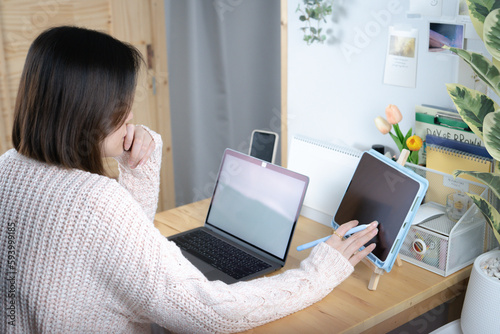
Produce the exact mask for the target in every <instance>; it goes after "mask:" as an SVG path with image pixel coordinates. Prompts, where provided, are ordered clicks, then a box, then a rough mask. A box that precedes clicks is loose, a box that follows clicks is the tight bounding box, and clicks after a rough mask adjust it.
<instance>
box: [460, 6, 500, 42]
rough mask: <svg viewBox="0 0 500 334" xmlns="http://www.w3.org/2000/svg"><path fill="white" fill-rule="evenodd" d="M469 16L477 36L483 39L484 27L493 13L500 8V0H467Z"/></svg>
mask: <svg viewBox="0 0 500 334" xmlns="http://www.w3.org/2000/svg"><path fill="white" fill-rule="evenodd" d="M467 6H468V7H469V14H470V15H469V16H470V18H471V21H472V25H473V26H474V29H475V30H476V32H477V34H478V35H479V36H480V37H481V38H483V27H484V21H485V20H486V17H487V16H488V15H489V14H490V12H491V11H493V10H495V9H498V8H500V0H467Z"/></svg>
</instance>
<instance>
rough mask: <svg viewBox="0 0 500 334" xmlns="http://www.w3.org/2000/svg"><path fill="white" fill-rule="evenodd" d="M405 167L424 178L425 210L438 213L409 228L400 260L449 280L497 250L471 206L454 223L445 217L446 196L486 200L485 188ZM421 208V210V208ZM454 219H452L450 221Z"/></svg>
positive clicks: (450, 177)
mask: <svg viewBox="0 0 500 334" xmlns="http://www.w3.org/2000/svg"><path fill="white" fill-rule="evenodd" d="M406 167H408V168H410V169H412V170H413V171H414V172H415V173H417V174H419V175H421V176H423V177H425V178H427V180H428V181H429V188H428V190H427V194H426V197H425V198H424V204H423V205H424V206H426V207H433V208H435V209H437V210H440V211H441V212H442V214H440V215H434V216H432V217H430V218H429V219H426V220H423V221H421V222H418V223H417V222H416V221H415V222H414V223H417V224H416V225H414V226H412V227H411V228H410V230H409V232H408V235H407V236H406V238H405V241H404V242H403V245H402V247H401V250H400V252H399V255H400V257H401V259H403V260H405V261H407V262H410V263H413V264H415V265H417V266H419V267H422V268H424V269H427V270H430V271H432V272H434V273H436V274H439V275H442V276H448V275H450V274H452V273H454V272H456V271H458V270H460V269H462V268H464V267H466V266H468V265H469V264H471V263H473V262H474V259H475V258H476V257H477V256H478V255H480V254H482V253H484V252H486V251H488V250H491V249H493V248H495V247H496V246H498V243H497V242H496V240H495V238H494V235H493V232H492V231H491V229H490V228H489V226H488V224H487V222H486V219H485V218H484V216H483V215H482V213H481V212H480V211H479V209H478V208H477V206H476V205H475V204H473V203H472V202H471V203H470V207H469V206H468V209H467V208H464V210H466V211H465V213H464V214H463V215H462V216H461V218H459V219H458V220H457V221H454V220H452V219H450V218H449V217H448V215H447V214H446V198H447V196H448V195H449V194H454V193H457V192H468V193H472V194H477V195H480V196H481V197H483V198H485V199H488V196H489V189H488V187H487V186H486V185H484V184H481V183H477V182H474V181H471V180H467V179H463V178H460V177H458V178H456V179H455V178H454V177H453V175H449V174H446V173H442V172H439V171H435V170H432V169H428V168H425V167H421V166H417V165H414V164H410V163H407V164H406ZM421 208H422V207H421ZM452 218H453V217H452Z"/></svg>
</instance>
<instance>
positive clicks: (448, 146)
mask: <svg viewBox="0 0 500 334" xmlns="http://www.w3.org/2000/svg"><path fill="white" fill-rule="evenodd" d="M426 155H427V159H426V163H427V166H426V167H427V168H429V169H433V170H436V171H439V172H443V173H446V174H453V171H455V170H465V171H476V172H485V173H489V172H493V169H494V166H495V164H494V163H493V158H492V157H491V156H490V154H489V153H488V151H487V150H486V148H485V147H483V146H478V145H473V144H469V143H465V142H459V141H455V140H451V139H447V138H441V137H438V136H433V135H427V137H426ZM432 177H434V178H440V179H439V180H437V179H436V180H429V183H431V184H434V186H432V187H429V189H430V191H428V193H427V200H428V201H429V200H430V201H433V202H436V203H440V204H443V205H445V201H446V200H445V196H444V195H445V194H443V193H442V192H441V191H440V190H439V185H440V184H443V185H446V186H448V187H450V183H454V185H453V187H452V188H456V189H457V190H462V191H464V192H467V191H468V189H466V188H464V187H465V185H468V183H464V186H462V184H461V183H460V178H463V179H467V180H470V181H474V182H478V181H477V180H476V179H475V178H473V177H471V176H469V175H466V174H461V175H460V176H459V178H457V179H453V178H449V177H447V178H443V177H442V176H439V175H438V174H432Z"/></svg>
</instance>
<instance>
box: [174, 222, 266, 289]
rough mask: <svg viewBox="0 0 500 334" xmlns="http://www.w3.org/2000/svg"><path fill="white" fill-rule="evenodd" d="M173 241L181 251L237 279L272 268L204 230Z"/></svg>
mask: <svg viewBox="0 0 500 334" xmlns="http://www.w3.org/2000/svg"><path fill="white" fill-rule="evenodd" d="M172 241H173V242H175V243H176V244H177V246H179V247H180V248H181V249H183V250H185V251H186V252H188V253H191V254H193V255H195V256H197V257H198V258H200V259H201V260H203V261H205V262H207V263H208V264H210V265H212V266H213V267H215V268H217V269H219V270H220V271H222V272H223V273H225V274H227V275H229V276H231V277H233V278H235V279H240V278H243V277H245V276H248V275H251V274H254V273H256V272H259V271H261V270H263V269H266V268H269V267H271V265H269V264H268V263H266V262H264V261H262V260H259V259H257V258H256V257H254V256H252V255H250V254H248V253H245V252H244V251H242V250H241V249H238V248H237V247H234V246H233V245H231V244H229V243H227V242H225V241H224V240H221V239H219V238H217V237H214V236H213V235H211V234H210V233H207V232H205V231H203V230H195V231H192V232H190V233H187V234H184V235H181V236H178V237H176V238H174V239H172Z"/></svg>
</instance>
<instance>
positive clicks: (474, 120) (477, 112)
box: [446, 84, 499, 154]
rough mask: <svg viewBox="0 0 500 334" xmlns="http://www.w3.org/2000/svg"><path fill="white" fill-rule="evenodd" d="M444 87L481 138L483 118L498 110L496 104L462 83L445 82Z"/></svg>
mask: <svg viewBox="0 0 500 334" xmlns="http://www.w3.org/2000/svg"><path fill="white" fill-rule="evenodd" d="M446 89H447V90H448V94H449V95H450V97H451V99H452V100H453V103H454V104H455V107H456V108H457V110H458V113H459V114H460V116H461V117H462V119H463V120H464V122H465V123H467V125H468V126H469V127H470V128H471V130H472V131H474V133H475V134H476V135H477V136H478V137H479V138H481V140H483V131H484V129H483V123H484V118H485V117H486V115H488V114H490V113H492V112H494V111H495V110H498V109H499V107H498V105H497V104H496V103H495V101H493V100H492V99H490V98H489V97H488V96H486V95H484V94H482V93H481V92H478V91H476V90H473V89H470V88H467V87H465V86H462V85H457V84H447V85H446ZM490 154H491V153H490Z"/></svg>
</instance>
